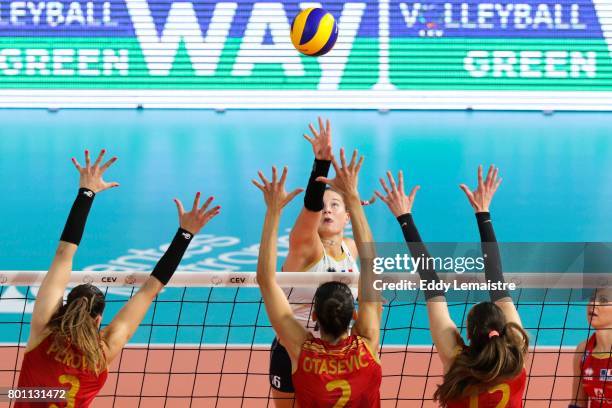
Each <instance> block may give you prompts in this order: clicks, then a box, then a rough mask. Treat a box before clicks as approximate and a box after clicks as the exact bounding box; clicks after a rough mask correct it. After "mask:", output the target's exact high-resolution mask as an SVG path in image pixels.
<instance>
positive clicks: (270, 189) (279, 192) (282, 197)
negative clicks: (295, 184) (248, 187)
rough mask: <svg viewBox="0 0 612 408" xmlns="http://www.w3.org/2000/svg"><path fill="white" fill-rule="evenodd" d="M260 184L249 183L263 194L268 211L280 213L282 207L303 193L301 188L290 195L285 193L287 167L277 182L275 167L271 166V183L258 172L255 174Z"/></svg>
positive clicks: (253, 181) (255, 182) (254, 181)
mask: <svg viewBox="0 0 612 408" xmlns="http://www.w3.org/2000/svg"><path fill="white" fill-rule="evenodd" d="M257 174H258V175H259V178H260V179H261V183H258V182H257V181H256V180H251V182H252V183H253V184H254V185H255V187H257V188H258V189H260V190H261V191H262V192H263V194H264V200H265V202H266V206H267V207H268V210H271V211H275V212H280V211H281V210H282V209H283V207H284V206H286V205H287V204H288V203H289V202H290V201H291V200H293V198H294V197H295V196H296V195H298V194H300V193H301V192H302V191H304V189H303V188H296V189H295V190H293V191H292V192H290V193H287V192H286V191H285V181H286V180H287V166H285V167H284V168H283V174H282V175H281V178H280V180H278V172H277V171H276V166H272V181H268V179H267V178H266V176H264V174H263V173H262V172H261V170H260V171H258V172H257Z"/></svg>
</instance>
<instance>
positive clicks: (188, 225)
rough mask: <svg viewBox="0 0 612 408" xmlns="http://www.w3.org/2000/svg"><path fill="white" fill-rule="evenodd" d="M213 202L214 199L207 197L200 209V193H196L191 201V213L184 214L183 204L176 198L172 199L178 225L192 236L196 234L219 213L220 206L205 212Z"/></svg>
mask: <svg viewBox="0 0 612 408" xmlns="http://www.w3.org/2000/svg"><path fill="white" fill-rule="evenodd" d="M213 200H214V197H208V199H207V200H206V202H205V203H204V205H202V207H200V192H197V193H196V195H195V198H194V200H193V206H192V207H191V211H189V212H185V209H184V208H183V203H181V200H179V199H178V198H175V199H174V203H175V204H176V209H177V210H178V216H179V224H180V226H181V228H182V229H184V230H187V231H189V232H191V233H192V234H193V235H195V234H197V233H198V232H199V231H200V230H201V229H202V228H203V227H204V226H205V225H206V224H207V223H208V221H210V220H212V219H213V218H215V217H216V216H217V215H218V214H219V212H220V211H221V206H218V205H217V206H214V207H213V208H211V209H210V210H208V211H207V209H208V207H209V206H210V204H211V203H212V201H213Z"/></svg>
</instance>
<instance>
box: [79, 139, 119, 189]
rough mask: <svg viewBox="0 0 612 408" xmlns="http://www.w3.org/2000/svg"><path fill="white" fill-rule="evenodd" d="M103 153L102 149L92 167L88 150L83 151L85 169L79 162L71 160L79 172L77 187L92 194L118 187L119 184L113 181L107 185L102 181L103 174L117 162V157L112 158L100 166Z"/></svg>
mask: <svg viewBox="0 0 612 408" xmlns="http://www.w3.org/2000/svg"><path fill="white" fill-rule="evenodd" d="M105 153H106V150H105V149H102V150H101V151H100V154H99V155H98V158H97V159H96V161H95V162H94V164H93V165H92V164H91V160H90V158H89V150H85V167H81V165H80V164H79V162H78V161H77V160H76V159H75V158H74V157H73V158H72V163H73V164H74V167H76V169H77V170H78V172H79V187H81V188H88V189H90V190H91V191H93V192H94V193H99V192H100V191H104V190H107V189H109V188H112V187H118V186H119V183H116V182H114V181H113V182H110V183H109V182H106V181H104V180H103V179H102V176H103V175H104V172H105V171H106V170H108V168H109V167H110V166H111V165H112V164H113V163H115V162H116V161H117V157H112V158H111V159H110V160H109V161H107V162H106V163H104V164H103V165H102V166H100V163H102V159H104V154H105Z"/></svg>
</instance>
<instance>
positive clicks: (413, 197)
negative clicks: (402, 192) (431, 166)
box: [408, 186, 421, 201]
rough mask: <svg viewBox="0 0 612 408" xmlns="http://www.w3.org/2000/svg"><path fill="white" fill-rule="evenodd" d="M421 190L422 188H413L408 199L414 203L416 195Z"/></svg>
mask: <svg viewBox="0 0 612 408" xmlns="http://www.w3.org/2000/svg"><path fill="white" fill-rule="evenodd" d="M420 189H421V186H414V187H412V190H411V191H410V194H409V195H408V199H409V200H410V201H414V199H415V198H416V194H417V192H418V191H419V190H420Z"/></svg>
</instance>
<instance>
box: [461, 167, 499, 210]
mask: <svg viewBox="0 0 612 408" xmlns="http://www.w3.org/2000/svg"><path fill="white" fill-rule="evenodd" d="M498 173H499V169H498V168H497V167H495V166H494V165H491V166H490V167H489V171H488V172H487V178H486V179H484V181H483V179H482V166H478V187H476V190H474V191H471V190H470V189H469V187H468V186H466V185H465V184H460V185H459V187H460V188H461V189H462V190H463V192H464V193H465V195H466V196H467V198H468V200H469V201H470V204H471V206H472V207H473V208H474V211H476V212H488V211H489V205H491V200H492V199H493V195H495V192H496V191H497V188H498V187H499V185H500V184H501V182H502V179H501V178H498V177H497V175H498Z"/></svg>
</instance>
